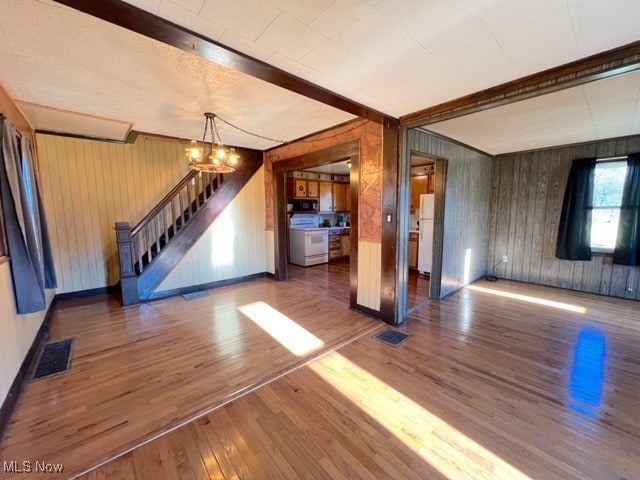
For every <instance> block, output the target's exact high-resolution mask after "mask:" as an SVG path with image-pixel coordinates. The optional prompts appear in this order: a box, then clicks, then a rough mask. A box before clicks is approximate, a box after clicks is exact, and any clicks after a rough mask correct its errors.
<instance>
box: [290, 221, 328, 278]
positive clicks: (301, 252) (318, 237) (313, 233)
mask: <svg viewBox="0 0 640 480" xmlns="http://www.w3.org/2000/svg"><path fill="white" fill-rule="evenodd" d="M289 261H290V262H291V263H294V264H296V265H300V266H302V267H308V266H310V265H318V264H320V263H327V262H328V261H329V230H328V229H326V228H320V227H318V217H317V216H315V215H312V216H294V217H291V224H290V228H289Z"/></svg>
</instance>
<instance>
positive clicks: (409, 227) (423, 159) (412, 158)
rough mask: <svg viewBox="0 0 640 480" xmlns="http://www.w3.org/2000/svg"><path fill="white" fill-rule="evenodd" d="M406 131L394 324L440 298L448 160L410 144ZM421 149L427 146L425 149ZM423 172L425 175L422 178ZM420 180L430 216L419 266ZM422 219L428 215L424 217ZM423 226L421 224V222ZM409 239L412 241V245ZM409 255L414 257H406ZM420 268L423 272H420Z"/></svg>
mask: <svg viewBox="0 0 640 480" xmlns="http://www.w3.org/2000/svg"><path fill="white" fill-rule="evenodd" d="M409 131H410V129H407V128H405V127H402V132H401V135H402V140H403V141H402V143H401V145H402V147H401V155H400V162H399V163H400V165H399V175H398V184H399V185H398V187H399V188H398V243H397V244H398V252H397V265H398V269H397V279H396V281H397V311H396V312H397V317H396V321H397V323H398V324H401V323H404V322H405V321H406V319H407V317H408V316H409V315H410V313H413V312H415V311H417V310H420V309H422V308H425V307H427V306H428V305H429V304H430V303H431V301H432V300H433V299H438V298H440V286H441V275H442V259H443V255H442V252H443V247H444V246H443V238H444V210H445V191H446V180H447V167H448V161H447V160H446V159H444V158H441V157H438V156H436V155H433V154H432V153H430V152H427V151H423V150H422V149H420V148H418V147H419V145H413V144H410V143H409V134H408V132H409ZM414 143H415V142H414ZM425 150H427V149H426V148H425ZM412 173H413V174H414V175H413V177H417V176H422V177H423V178H422V179H421V180H414V181H413V182H412ZM426 174H429V176H428V177H427V178H424V176H425V175H426ZM421 182H422V183H421ZM428 182H432V183H428ZM424 183H427V185H426V189H427V194H428V195H432V198H431V201H432V210H431V212H432V214H431V215H430V216H431V217H432V218H431V223H432V225H433V226H432V229H431V240H432V241H431V255H430V262H427V265H419V264H418V261H419V259H420V253H422V254H423V259H424V255H425V252H420V240H421V234H424V233H425V232H424V231H421V229H420V223H418V222H420V198H421V197H423V195H424V194H423V192H422V190H424V188H425V187H424ZM412 187H413V188H412ZM412 203H413V206H412ZM423 218H428V216H425V217H423ZM423 226H425V225H424V224H423ZM412 237H413V238H412ZM412 241H413V242H416V243H414V244H413V245H412V244H411V242H412ZM414 249H415V251H414ZM412 254H413V255H415V257H412V258H410V255H412ZM426 255H428V253H427V254H426ZM416 257H417V258H416ZM410 262H411V266H412V267H413V266H416V265H417V267H418V268H417V269H414V268H410ZM429 263H430V264H429ZM420 271H423V272H424V273H422V274H421V273H420ZM426 272H428V275H426Z"/></svg>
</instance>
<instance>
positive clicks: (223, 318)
mask: <svg viewBox="0 0 640 480" xmlns="http://www.w3.org/2000/svg"><path fill="white" fill-rule="evenodd" d="M260 302H263V303H260ZM247 306H249V307H247ZM241 309H245V310H244V311H245V312H249V313H248V314H243V313H241V312H240V310H241ZM251 312H258V313H257V316H258V317H260V318H256V321H257V322H258V323H262V324H263V326H265V327H268V326H269V325H268V324H269V323H271V324H272V326H274V331H272V334H273V335H274V336H278V335H280V334H283V333H284V334H286V332H287V331H288V330H289V329H290V328H291V326H290V325H288V323H287V322H290V321H293V322H295V323H297V324H299V325H300V326H302V327H303V328H304V329H306V330H307V331H309V332H310V333H311V334H312V336H313V337H311V340H314V341H315V342H316V343H313V342H312V343H311V344H310V345H311V347H313V348H315V350H313V351H310V352H309V353H305V352H304V351H303V352H298V354H297V355H296V354H294V353H292V352H291V351H290V350H288V349H287V348H285V347H283V346H282V345H281V344H280V343H279V342H278V341H276V340H275V339H274V338H272V336H271V335H270V334H267V333H265V330H263V328H261V327H260V326H258V324H257V323H256V322H254V321H252V320H251V319H250V318H249V316H248V315H249V314H251ZM283 315H284V317H283ZM286 317H288V319H290V320H288V319H287V318H286ZM290 323H291V322H290ZM294 325H295V324H294ZM379 328H381V324H380V323H379V322H376V321H374V320H371V319H369V318H367V317H365V316H362V315H360V314H358V313H356V312H352V311H350V310H349V309H348V306H347V305H344V304H342V303H340V302H337V301H335V300H333V299H331V298H330V297H328V296H325V295H323V293H322V292H321V291H318V289H315V290H314V291H305V290H304V289H301V288H299V287H297V286H296V285H294V284H292V283H290V284H279V283H277V282H275V281H273V280H269V279H261V280H256V281H253V282H249V283H246V284H242V285H236V286H231V287H225V288H220V289H216V290H214V291H212V292H211V296H209V297H205V298H200V299H197V300H193V301H189V302H186V301H184V300H183V299H182V297H174V298H170V299H165V300H160V301H157V302H153V303H148V304H144V305H141V306H135V307H128V308H126V309H122V308H121V307H120V306H119V302H118V300H117V299H116V298H113V297H110V298H106V299H105V297H102V299H98V300H95V299H94V300H83V301H67V302H60V303H58V304H57V305H56V306H55V310H54V314H53V319H52V330H51V340H52V341H57V340H60V339H64V338H67V337H73V338H74V339H75V347H74V348H75V354H74V358H73V364H72V369H71V371H70V372H68V373H66V374H64V375H61V376H58V377H52V378H49V379H44V380H41V381H38V382H34V383H31V384H28V385H27V386H26V388H25V389H24V391H23V392H22V395H21V397H20V399H19V403H18V405H17V408H16V410H15V413H14V416H13V419H12V421H11V423H10V425H9V426H8V428H7V430H6V433H5V435H4V437H3V439H2V442H1V444H0V468H2V461H3V460H16V461H20V462H21V461H23V460H32V461H34V462H35V461H36V460H39V461H46V462H51V463H62V464H64V468H65V470H64V476H63V477H62V478H70V477H73V476H74V475H78V474H81V473H83V472H85V471H87V470H88V469H90V468H93V467H95V466H97V465H99V464H101V463H103V462H106V461H107V460H110V459H112V458H113V457H114V456H116V455H119V454H121V453H123V452H125V451H127V450H129V449H131V448H133V447H136V446H138V445H140V444H141V443H143V442H145V441H147V440H149V439H151V438H153V437H155V436H158V435H161V434H163V433H165V432H166V431H168V430H170V429H171V428H174V427H176V426H178V425H181V424H182V423H184V422H185V421H188V420H191V419H193V418H195V417H196V416H198V415H201V414H203V413H204V412H207V411H209V410H211V409H212V408H214V407H216V406H218V405H220V404H222V403H224V402H227V401H229V400H232V399H234V398H236V397H238V396H239V395H241V394H243V393H246V392H247V391H250V390H251V389H252V388H255V387H256V386H259V385H261V384H263V383H264V382H267V381H269V380H271V379H273V378H274V377H277V376H278V375H281V374H283V373H286V372H288V371H290V370H291V369H293V368H295V367H296V366H299V365H301V364H302V363H304V362H307V361H309V359H310V358H313V356H314V355H319V354H321V353H322V352H323V351H327V350H329V349H332V348H334V347H336V346H337V345H340V344H342V343H344V342H346V341H348V340H350V339H352V338H354V337H355V336H358V335H361V334H363V333H365V332H370V331H373V330H375V329H379ZM318 339H319V340H318ZM289 340H290V341H293V345H291V346H292V347H294V350H295V351H297V350H298V349H299V348H300V338H293V339H291V338H290V339H289ZM318 341H320V342H321V343H320V344H317V342H318ZM160 442H161V443H160V444H161V445H164V447H163V448H164V449H163V450H162V453H161V454H160V455H161V456H160V457H158V459H156V460H159V459H162V461H163V465H166V464H167V462H170V460H167V459H166V458H165V457H164V456H165V455H166V454H167V451H168V446H167V444H165V443H163V442H165V440H160ZM136 455H139V454H138V453H135V454H134V457H135V456H136ZM154 468H156V467H155V466H154V465H147V466H145V467H144V469H149V475H148V476H147V475H146V474H144V473H140V475H138V477H139V478H157V477H156V476H155V474H154V473H153V472H154ZM145 471H146V470H145ZM122 475H124V477H126V478H131V477H128V476H127V475H126V472H125V473H122ZM14 476H19V475H11V474H5V473H3V474H2V478H14ZM41 476H42V478H54V477H53V476H52V475H46V474H45V475H41ZM38 477H39V476H38V475H35V474H32V475H31V476H30V478H38Z"/></svg>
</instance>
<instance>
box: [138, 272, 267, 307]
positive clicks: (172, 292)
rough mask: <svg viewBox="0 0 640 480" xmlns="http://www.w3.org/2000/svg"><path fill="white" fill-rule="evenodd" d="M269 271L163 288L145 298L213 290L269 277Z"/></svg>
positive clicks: (157, 298) (148, 299)
mask: <svg viewBox="0 0 640 480" xmlns="http://www.w3.org/2000/svg"><path fill="white" fill-rule="evenodd" d="M268 276H269V274H268V273H267V272H260V273H253V274H251V275H245V276H243V277H235V278H229V279H226V280H218V281H217V282H210V283H201V284H199V285H190V286H188V287H181V288H174V289H171V290H163V291H162V292H154V293H152V294H151V296H150V297H149V298H147V299H146V300H144V301H145V302H148V301H151V300H160V299H162V298H168V297H176V296H178V295H184V294H186V293H194V292H200V291H202V290H212V289H214V288H220V287H226V286H229V285H236V284H238V283H245V282H250V281H252V280H257V279H259V278H265V277H268Z"/></svg>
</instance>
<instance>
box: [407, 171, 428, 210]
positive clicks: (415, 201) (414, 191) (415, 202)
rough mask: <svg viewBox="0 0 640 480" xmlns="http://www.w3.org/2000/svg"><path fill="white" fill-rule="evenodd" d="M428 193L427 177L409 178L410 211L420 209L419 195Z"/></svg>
mask: <svg viewBox="0 0 640 480" xmlns="http://www.w3.org/2000/svg"><path fill="white" fill-rule="evenodd" d="M426 193H429V175H419V176H417V177H411V211H412V212H414V211H416V210H418V209H419V208H420V195H424V194H426Z"/></svg>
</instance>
